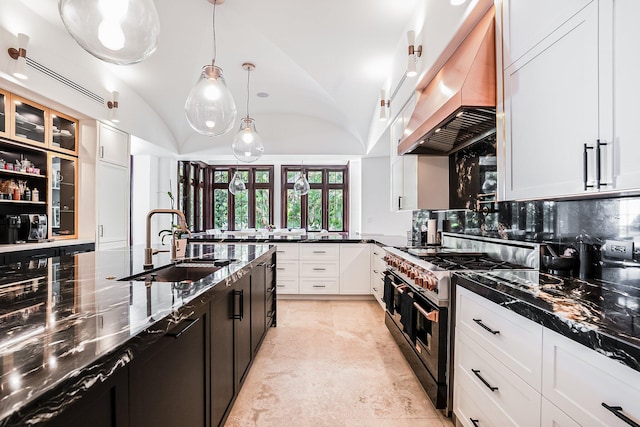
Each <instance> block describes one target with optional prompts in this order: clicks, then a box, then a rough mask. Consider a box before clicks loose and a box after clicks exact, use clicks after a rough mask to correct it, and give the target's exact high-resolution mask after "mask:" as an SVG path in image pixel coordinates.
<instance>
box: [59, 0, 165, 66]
mask: <svg viewBox="0 0 640 427" xmlns="http://www.w3.org/2000/svg"><path fill="white" fill-rule="evenodd" d="M58 12H59V13H60V17H61V18H62V22H63V23H64V26H65V27H66V28H67V31H68V32H69V34H71V36H72V37H73V38H74V39H75V41H76V42H78V44H79V45H80V46H82V48H83V49H84V50H86V51H87V52H89V53H90V54H91V55H93V56H95V57H96V58H98V59H101V60H103V61H106V62H111V63H113V64H118V65H127V64H135V63H136V62H140V61H142V60H144V59H146V58H147V57H148V56H149V55H151V54H152V53H153V52H154V51H155V50H156V47H157V45H158V35H159V34H160V18H159V17H158V11H157V10H156V8H155V6H154V4H153V0H59V1H58Z"/></svg>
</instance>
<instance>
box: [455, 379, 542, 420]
mask: <svg viewBox="0 0 640 427" xmlns="http://www.w3.org/2000/svg"><path fill="white" fill-rule="evenodd" d="M456 368H457V367H456ZM454 381H455V385H454V388H453V411H454V412H455V414H456V417H457V419H458V421H460V423H461V424H462V425H463V426H465V427H485V426H486V427H504V426H514V425H516V424H515V423H514V422H513V420H511V419H510V418H509V417H508V416H507V414H505V413H504V411H502V410H501V409H500V407H499V406H497V405H496V404H495V402H493V401H492V400H491V399H489V398H488V397H487V395H486V394H485V393H484V392H483V390H482V389H481V388H480V387H479V386H478V385H477V384H475V382H474V381H473V379H472V378H471V377H470V376H469V375H468V374H467V373H466V372H461V373H459V374H458V372H456V374H455V380H454ZM474 421H475V423H474ZM534 425H535V424H533V423H527V424H525V425H524V426H523V427H530V426H534Z"/></svg>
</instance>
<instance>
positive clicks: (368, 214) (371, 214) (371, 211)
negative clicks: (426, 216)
mask: <svg viewBox="0 0 640 427" xmlns="http://www.w3.org/2000/svg"><path fill="white" fill-rule="evenodd" d="M389 163H390V162H389V157H370V158H363V159H362V215H361V217H362V231H361V232H362V234H387V235H399V236H405V235H406V232H407V231H408V230H411V217H412V212H411V211H408V212H391V209H390V206H391V200H390V198H391V188H390V185H391V184H390V180H389V177H390V173H391V171H390V164H389Z"/></svg>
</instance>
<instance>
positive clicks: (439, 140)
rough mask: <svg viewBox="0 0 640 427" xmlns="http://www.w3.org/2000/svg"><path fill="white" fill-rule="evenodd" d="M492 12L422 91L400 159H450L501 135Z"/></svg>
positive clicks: (493, 13)
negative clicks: (497, 133)
mask: <svg viewBox="0 0 640 427" xmlns="http://www.w3.org/2000/svg"><path fill="white" fill-rule="evenodd" d="M494 18H495V9H494V8H493V7H492V8H491V9H490V10H489V11H488V12H487V13H486V14H485V15H484V16H483V17H482V19H481V20H480V22H479V23H478V25H477V26H476V27H475V28H474V29H473V30H472V31H471V32H470V33H469V35H468V36H467V37H466V38H465V39H464V41H463V42H462V43H461V44H460V46H459V47H458V48H457V49H456V51H455V52H454V53H453V54H452V55H451V57H450V58H449V59H448V60H447V61H446V62H445V64H444V65H443V66H442V68H441V69H440V70H439V71H438V72H437V74H436V75H435V77H433V79H432V80H431V81H429V82H428V83H427V84H426V85H425V86H423V89H422V88H419V89H418V91H419V94H418V101H417V103H416V108H415V110H414V112H413V114H412V115H411V118H410V120H409V123H408V125H407V128H406V129H405V132H404V135H407V136H406V137H405V138H404V139H403V140H402V141H401V142H400V144H399V145H398V154H431V155H446V154H449V153H451V152H452V151H456V150H457V149H459V148H461V147H464V146H466V145H468V144H470V143H472V142H474V141H476V140H478V139H481V138H482V137H483V136H486V135H489V134H491V133H493V132H494V131H495V126H496V56H495V55H496V49H495V23H494Z"/></svg>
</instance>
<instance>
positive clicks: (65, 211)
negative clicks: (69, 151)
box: [49, 153, 78, 238]
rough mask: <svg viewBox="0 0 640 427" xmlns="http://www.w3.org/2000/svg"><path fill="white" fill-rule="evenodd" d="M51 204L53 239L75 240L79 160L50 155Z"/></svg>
mask: <svg viewBox="0 0 640 427" xmlns="http://www.w3.org/2000/svg"><path fill="white" fill-rule="evenodd" d="M49 156H50V167H49V171H50V176H49V179H50V180H51V198H50V200H51V204H50V209H49V217H50V223H51V237H53V238H75V237H76V235H77V229H78V227H77V222H78V220H77V215H76V211H77V207H78V203H77V195H78V188H77V185H76V183H77V179H78V159H77V158H75V157H72V156H67V155H64V154H56V153H50V154H49Z"/></svg>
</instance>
